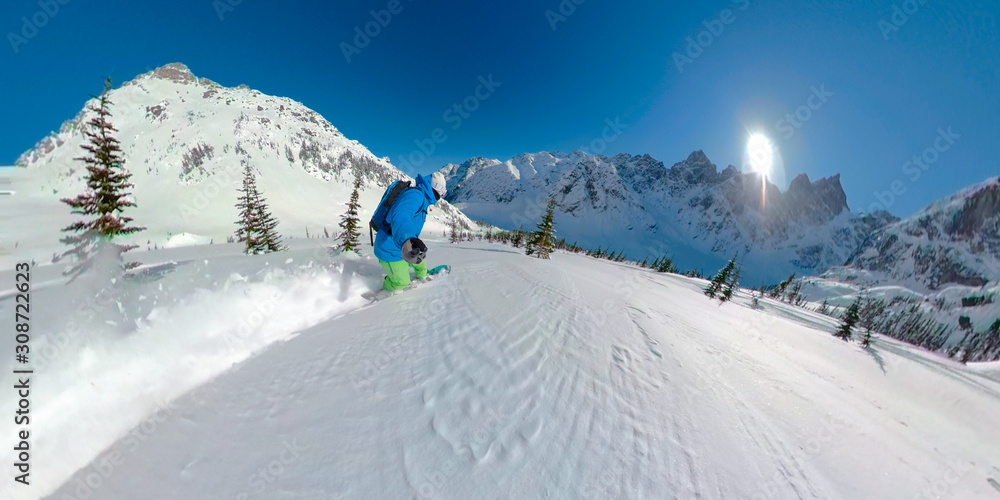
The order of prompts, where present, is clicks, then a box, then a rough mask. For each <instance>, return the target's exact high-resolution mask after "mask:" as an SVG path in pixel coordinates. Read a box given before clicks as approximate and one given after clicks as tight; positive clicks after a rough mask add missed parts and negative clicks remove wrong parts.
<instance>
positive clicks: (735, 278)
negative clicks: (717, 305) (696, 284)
mask: <svg viewBox="0 0 1000 500" xmlns="http://www.w3.org/2000/svg"><path fill="white" fill-rule="evenodd" d="M733 260H735V257H734V258H733ZM741 274H743V261H740V265H739V266H737V267H736V271H735V272H733V273H732V274H731V275H730V276H729V278H728V279H726V281H725V283H726V288H724V289H723V290H722V297H719V300H721V301H722V302H728V301H729V300H730V299H732V298H733V292H735V291H736V289H738V288H739V287H740V275H741Z"/></svg>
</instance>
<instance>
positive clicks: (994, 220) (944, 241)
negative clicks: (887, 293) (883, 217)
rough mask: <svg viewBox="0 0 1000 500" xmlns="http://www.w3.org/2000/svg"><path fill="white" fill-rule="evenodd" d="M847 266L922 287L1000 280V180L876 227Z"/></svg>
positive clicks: (980, 284)
mask: <svg viewBox="0 0 1000 500" xmlns="http://www.w3.org/2000/svg"><path fill="white" fill-rule="evenodd" d="M848 265H849V266H850V267H854V268H858V269H862V270H866V271H869V272H872V273H876V274H877V275H878V276H880V278H881V279H882V280H885V281H889V282H896V283H901V284H904V285H906V286H909V287H911V288H915V289H921V290H937V289H939V288H943V287H945V286H947V285H950V284H957V285H966V286H972V287H981V286H984V285H986V284H987V283H989V282H991V281H996V280H1000V178H994V179H990V180H988V181H986V182H984V183H982V184H979V185H977V186H973V187H971V188H969V189H966V190H964V191H962V192H960V193H957V194H955V195H954V196H951V197H949V198H946V199H944V200H941V201H939V202H937V203H934V204H932V205H930V206H928V207H927V208H925V209H923V210H921V211H920V212H919V213H917V214H916V215H914V216H913V217H910V218H908V219H906V220H903V221H899V222H897V223H895V224H891V225H889V226H886V227H884V228H881V229H879V230H877V231H875V232H874V233H873V234H872V235H871V237H870V238H867V239H866V240H865V241H864V244H863V245H862V246H861V247H860V248H859V249H858V250H857V252H855V253H854V255H852V256H851V258H850V261H849V262H848Z"/></svg>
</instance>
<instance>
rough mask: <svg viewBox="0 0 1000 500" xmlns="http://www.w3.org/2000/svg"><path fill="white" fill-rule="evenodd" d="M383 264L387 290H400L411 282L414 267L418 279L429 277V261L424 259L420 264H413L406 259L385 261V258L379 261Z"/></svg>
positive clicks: (384, 283) (384, 285) (384, 284)
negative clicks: (411, 271)
mask: <svg viewBox="0 0 1000 500" xmlns="http://www.w3.org/2000/svg"><path fill="white" fill-rule="evenodd" d="M378 263H379V264H382V269H384V270H385V274H386V276H385V282H383V284H382V286H383V287H384V288H385V289H386V291H389V292H391V291H393V290H399V289H402V288H406V287H407V286H409V284H410V268H411V267H412V268H413V271H414V274H416V275H417V279H418V280H422V279H424V278H426V277H427V261H426V260H425V261H423V262H421V263H420V264H417V265H413V264H410V263H409V262H406V261H405V260H397V261H395V262H385V261H383V260H379V261H378Z"/></svg>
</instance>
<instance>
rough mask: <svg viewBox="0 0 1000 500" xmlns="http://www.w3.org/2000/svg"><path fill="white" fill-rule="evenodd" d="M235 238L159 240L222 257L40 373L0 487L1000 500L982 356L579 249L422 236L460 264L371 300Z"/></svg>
mask: <svg viewBox="0 0 1000 500" xmlns="http://www.w3.org/2000/svg"><path fill="white" fill-rule="evenodd" d="M220 248H221V249H220ZM224 248H225V247H220V246H218V245H216V246H205V247H188V248H182V249H171V250H161V251H160V253H159V254H158V256H159V257H160V258H166V257H169V256H170V255H172V254H171V252H189V254H188V255H190V252H196V251H198V250H199V249H200V250H201V251H203V252H214V253H216V254H215V255H214V256H212V255H206V256H205V259H193V260H189V262H190V263H189V264H187V265H180V262H181V260H182V259H174V260H177V261H178V266H176V267H175V268H172V269H171V268H169V267H166V268H162V269H160V271H161V273H160V274H161V276H160V278H159V279H158V280H156V281H151V282H150V283H149V284H148V285H141V286H140V289H141V290H142V291H143V293H149V294H150V295H149V296H147V299H146V300H151V299H149V298H148V297H152V296H153V294H154V293H157V292H159V291H158V290H157V287H156V283H157V282H160V283H164V290H163V291H162V292H159V293H160V295H157V296H156V297H155V298H156V300H159V301H161V302H162V303H166V304H173V302H172V300H173V299H176V300H177V304H176V305H169V306H167V305H164V306H162V307H165V308H167V309H166V310H164V311H163V313H162V314H158V315H156V316H154V317H153V318H152V319H150V318H148V316H143V314H148V313H143V312H140V313H138V314H139V315H140V316H141V317H144V318H146V319H145V320H142V321H140V324H145V322H147V321H148V322H149V323H150V326H148V327H145V329H144V327H141V326H140V327H139V328H138V329H137V330H136V332H135V333H132V334H131V335H127V336H125V337H123V338H119V339H118V340H117V341H116V343H115V344H114V345H112V344H108V345H107V347H106V348H102V349H99V348H97V347H94V348H92V349H81V350H72V351H67V352H66V354H65V356H66V358H64V359H63V361H62V362H61V363H59V365H58V366H56V365H53V366H50V367H49V368H48V369H47V371H46V375H45V376H44V377H43V376H42V375H41V373H40V374H39V377H38V380H39V381H40V382H39V384H40V385H39V392H38V395H37V399H36V400H35V403H34V404H36V405H37V406H38V408H39V411H42V412H46V413H45V414H44V416H45V417H46V418H40V419H39V421H38V424H37V425H38V428H37V435H38V436H39V437H38V438H37V439H38V441H37V446H38V447H39V448H40V449H44V450H46V451H47V452H45V453H42V452H39V453H38V454H37V455H36V458H35V461H36V462H35V467H36V471H37V474H38V476H37V478H36V481H37V484H35V485H34V486H32V487H30V488H22V487H18V488H8V485H10V484H12V483H11V482H10V481H9V478H6V477H5V478H4V481H3V483H2V487H3V488H5V489H6V491H4V493H3V495H2V496H3V497H4V498H14V499H21V498H37V497H39V496H41V497H44V498H52V499H65V498H83V497H85V496H86V497H87V498H91V499H104V498H108V499H122V498H144V499H154V500H155V499H174V498H185V499H192V500H197V499H209V498H211V499H217V498H268V499H283V498H287V499H292V498H295V499H330V498H366V499H367V498H568V499H569V498H656V499H661V498H678V499H689V498H726V499H728V498H754V499H761V498H782V499H784V498H829V499H839V498H843V499H857V498H887V499H895V498H901V499H915V498H928V499H929V498H953V499H978V498H983V499H990V498H997V497H998V495H1000V491H997V490H996V489H994V487H993V486H991V484H990V483H988V480H994V481H995V480H1000V469H998V467H1000V448H998V447H997V446H996V443H995V434H996V429H997V428H998V426H1000V382H998V381H997V380H996V378H995V376H994V378H990V374H991V373H992V374H994V375H995V368H991V367H990V366H983V367H982V368H980V367H976V368H974V369H968V368H965V367H962V366H960V365H957V364H955V363H951V362H948V361H945V360H941V359H939V358H937V357H935V356H933V355H929V354H927V353H923V352H920V351H918V350H915V349H913V348H911V347H909V346H906V345H902V344H899V343H896V342H893V341H890V340H887V339H881V338H880V339H878V340H877V343H876V347H875V349H873V350H871V351H865V350H863V349H861V348H859V347H858V346H857V345H856V344H847V343H844V342H842V341H840V340H837V339H834V338H833V337H832V336H831V335H830V334H829V333H827V332H828V331H830V330H832V328H833V325H832V324H831V321H832V320H831V319H829V318H826V317H823V316H819V315H815V314H812V313H810V312H808V311H805V310H802V309H796V308H789V307H788V306H786V305H784V304H780V303H774V302H770V301H767V300H765V301H763V305H762V308H761V309H759V310H754V309H751V308H750V307H749V305H748V304H747V302H748V300H747V298H746V297H745V296H744V295H743V294H738V296H737V300H736V302H735V303H730V304H726V305H723V306H720V305H719V304H718V303H717V302H712V301H709V300H707V299H706V298H705V297H704V296H703V295H702V294H701V292H700V287H702V286H703V284H704V282H702V281H699V280H692V279H687V278H683V277H679V276H675V275H663V274H654V273H650V272H648V271H645V270H639V269H636V268H634V267H630V266H627V265H624V264H615V263H610V262H606V261H599V260H594V259H590V258H587V257H583V256H579V255H568V254H562V253H557V254H555V255H554V257H553V260H551V261H538V260H534V259H530V258H527V257H524V256H523V255H521V254H520V253H518V252H517V251H516V250H513V249H511V248H508V247H504V246H494V245H487V244H462V245H446V244H443V243H441V242H432V243H431V255H430V257H431V259H432V261H434V262H448V263H450V264H452V265H453V266H454V268H455V271H454V272H453V273H452V274H451V275H448V276H444V277H442V278H440V279H437V280H435V281H432V282H430V283H427V284H424V285H421V286H419V287H417V288H415V289H413V290H409V291H406V292H404V293H400V294H397V295H394V296H392V297H390V298H388V299H386V300H383V301H381V302H378V303H376V304H374V305H371V306H362V307H359V304H358V303H357V301H356V299H357V297H356V294H357V293H358V292H359V291H360V289H362V288H364V287H366V286H371V285H372V282H373V281H375V282H377V280H378V277H379V275H378V274H371V267H372V266H373V265H374V264H373V263H372V262H371V261H367V260H365V259H361V260H356V261H355V264H353V265H354V267H353V268H351V267H350V266H349V265H348V264H347V263H341V262H340V260H339V259H338V258H336V257H329V258H325V259H324V258H323V257H321V255H322V252H319V253H317V252H316V251H315V250H313V251H312V252H311V253H309V252H310V251H309V249H302V250H300V252H307V254H308V256H307V255H301V254H299V255H294V254H293V255H289V257H291V258H293V262H291V263H282V262H284V261H282V260H281V257H279V256H278V255H273V256H269V257H267V258H253V257H235V256H232V255H225V252H224V251H223V250H222V249H224ZM164 260H165V259H164ZM310 260H311V261H313V264H312V265H310V264H309V263H308V262H309V261H310ZM264 262H269V263H270V264H269V265H265V264H264ZM254 267H256V268H257V269H258V270H257V271H253V268H254ZM279 268H280V269H282V271H280V272H279ZM44 269H46V268H41V269H40V270H39V271H40V272H41V271H42V270H44ZM238 269H242V271H241V272H239V274H240V276H243V277H250V276H255V278H253V279H248V280H247V281H243V279H240V278H236V277H233V276H231V275H230V273H231V272H232V271H234V270H238ZM267 269H270V271H266V270H267ZM310 269H312V271H311V270H310ZM203 276H204V278H202V277H203ZM267 276H271V278H270V280H268V278H267ZM6 278H7V276H6V275H4V276H3V280H4V281H0V282H3V283H8V282H10V280H7V279H6ZM44 278H45V277H44V276H42V275H40V277H39V280H42V279H44ZM171 285H173V289H171ZM137 286H139V285H137ZM191 288H194V289H197V290H201V291H198V292H194V291H192V290H191ZM282 292H287V294H286V295H287V296H288V298H287V299H281V300H279V301H278V302H277V303H276V304H272V310H271V312H270V313H268V315H267V321H268V322H272V323H269V326H266V327H261V328H259V329H258V330H254V332H256V333H255V334H254V335H252V336H251V338H255V339H256V338H260V339H261V340H262V341H271V342H272V343H270V344H269V346H268V347H267V348H266V349H252V351H253V353H255V355H253V356H252V357H250V358H249V359H245V358H246V356H245V354H243V353H233V352H231V351H226V350H224V349H222V347H221V346H220V345H214V344H215V342H217V340H213V339H217V338H218V337H219V336H224V335H225V332H226V331H227V329H230V328H234V327H235V326H234V325H235V324H236V323H237V322H238V321H239V320H240V319H241V318H245V317H247V316H248V312H249V311H253V310H255V309H259V307H260V304H262V303H268V302H267V301H266V300H264V301H261V299H260V298H257V299H254V298H253V297H254V296H255V295H263V296H264V297H266V296H267V295H268V294H269V293H282ZM51 293H53V294H55V293H64V292H57V290H56V288H55V285H53V289H52V291H51ZM3 296H4V297H6V298H4V299H2V300H0V308H3V309H4V314H6V310H7V308H9V307H10V298H9V296H8V295H3ZM136 300H138V299H136ZM39 304H53V302H42V301H40V302H39ZM227 304H230V305H228V306H227ZM39 307H44V306H42V305H40V306H39ZM48 307H52V306H51V305H49V306H48ZM123 308H124V310H126V311H131V310H133V309H130V308H129V306H128V305H127V304H126V305H124V306H123ZM120 309H121V308H112V311H114V310H120ZM143 311H145V310H143ZM348 311H349V312H348ZM307 324H310V325H311V326H307ZM4 341H5V342H6V341H7V340H6V339H4ZM238 345H240V344H239V343H238ZM254 345H259V344H257V343H254ZM2 347H3V349H4V352H7V346H6V345H4V346H2ZM241 349H242V350H244V351H247V350H251V349H248V346H243V347H242V348H241ZM94 351H97V352H98V353H99V355H96V356H95V353H94ZM105 354H106V355H108V356H114V358H112V359H107V360H105V359H104V358H102V356H103V355H105ZM137 357H138V358H137ZM132 358H137V359H134V362H133V363H128V362H127V360H129V359H132ZM242 359H245V360H243V361H241V360H242ZM231 363H238V364H236V365H234V366H232V368H231V369H227V368H229V366H230V364H231ZM195 367H197V368H200V369H201V370H200V371H201V373H200V376H199V375H192V374H189V373H188V372H189V371H191V369H192V368H195ZM0 368H2V367H0ZM65 370H70V371H71V372H72V374H73V376H72V377H70V376H68V375H67V376H65V377H64V378H56V379H55V380H51V379H50V380H51V381H46V382H42V381H44V380H47V379H49V378H50V377H56V375H57V374H60V373H62V372H63V371H65ZM991 370H992V371H991ZM212 372H214V373H217V375H216V376H214V377H210V376H207V375H208V374H209V373H212ZM174 377H179V378H177V379H176V380H177V382H175V383H162V382H163V381H171V382H172V381H173V380H175V378H174ZM146 380H157V381H160V382H161V383H155V384H153V383H150V384H147V383H144V381H146ZM199 383H200V385H198V386H197V387H194V388H193V389H191V390H188V388H190V387H192V386H194V385H197V384H199ZM91 384H94V385H91ZM95 386H96V387H95ZM0 397H2V398H7V397H9V391H6V392H3V393H0ZM0 401H2V404H0V412H3V413H7V412H8V410H9V409H10V404H11V403H10V401H8V400H0ZM95 402H96V403H98V404H94V403H95ZM56 403H59V405H58V406H56ZM157 404H159V405H161V406H157ZM68 415H72V417H69V416H68ZM4 425H5V426H7V425H9V424H7V423H5V424H4ZM130 429H131V430H130ZM9 434H10V433H8V432H3V433H2V434H0V440H7V439H9ZM0 444H2V445H3V448H5V449H10V447H9V446H7V444H8V443H7V441H0ZM78 449H79V450H82V451H76V450H78ZM70 451H74V453H69V452H70ZM68 455H69V456H71V457H68ZM84 455H91V459H86V460H82V458H83V457H84ZM95 457H96V458H95ZM5 462H8V460H5ZM71 466H72V467H71ZM77 467H79V468H80V469H79V470H77V471H76V472H75V473H72V470H71V469H74V468H77ZM5 471H6V474H10V469H9V468H5ZM88 481H89V482H90V483H91V485H90V486H88V485H87V482H88Z"/></svg>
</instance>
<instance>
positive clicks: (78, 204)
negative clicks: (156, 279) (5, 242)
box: [60, 77, 145, 271]
mask: <svg viewBox="0 0 1000 500" xmlns="http://www.w3.org/2000/svg"><path fill="white" fill-rule="evenodd" d="M110 91H111V78H110V77H109V78H108V79H107V80H105V82H104V91H103V92H102V93H101V95H100V96H95V99H97V102H96V103H91V104H89V105H88V109H89V110H90V111H92V112H93V113H95V114H96V116H94V117H93V118H91V119H90V120H89V121H88V122H87V126H88V127H89V130H87V131H85V132H84V136H85V137H86V138H87V143H85V144H83V145H82V146H80V147H81V148H83V150H84V151H86V152H87V154H85V155H84V156H81V157H79V158H75V160H78V161H81V162H83V163H84V165H85V166H86V168H87V181H86V182H87V189H86V190H85V191H84V192H83V193H82V194H80V195H78V196H76V197H75V198H63V199H62V200H61V201H62V202H63V203H65V204H67V205H69V206H70V207H71V211H72V213H74V214H80V215H83V216H86V217H88V218H90V220H86V221H77V222H74V223H73V224H70V225H69V226H67V227H65V228H63V231H64V232H68V233H74V234H71V235H68V236H65V237H64V238H62V239H61V240H60V241H61V242H63V243H64V244H68V245H71V246H72V247H73V248H72V249H71V250H69V251H67V252H66V253H65V254H64V255H67V254H71V255H75V256H76V257H77V259H78V261H84V260H86V259H87V258H88V257H89V256H90V255H91V254H92V252H93V247H94V246H95V245H96V244H97V242H99V241H101V240H105V241H111V240H112V239H113V238H116V237H119V236H127V235H130V234H134V233H137V232H139V231H142V230H144V229H145V228H144V227H138V226H130V225H129V224H130V223H131V222H132V220H133V219H132V218H131V217H128V216H125V215H122V212H123V211H124V210H125V209H126V208H129V207H135V206H136V204H135V202H134V201H132V199H131V193H130V192H129V189H130V188H132V187H133V184H132V183H131V182H130V179H131V177H132V174H131V173H129V171H128V170H127V169H126V168H125V159H124V158H123V156H122V151H121V147H120V145H119V144H120V143H119V142H118V139H116V138H115V136H114V133H115V132H117V131H118V129H116V128H115V127H114V126H112V125H111V122H110V121H109V118H110V117H111V116H112V115H111V111H110V110H109V108H110V107H111V105H112V104H113V103H112V102H111V99H110V98H109V96H108V93H109V92H110ZM137 246H138V245H118V250H119V251H120V252H127V251H129V250H132V249H134V248H136V247H137ZM138 265H139V264H138V263H136V262H130V263H127V264H125V268H126V269H128V268H134V267H136V266H138ZM79 269H80V265H78V266H77V267H76V268H75V270H74V271H78V270H79Z"/></svg>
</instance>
